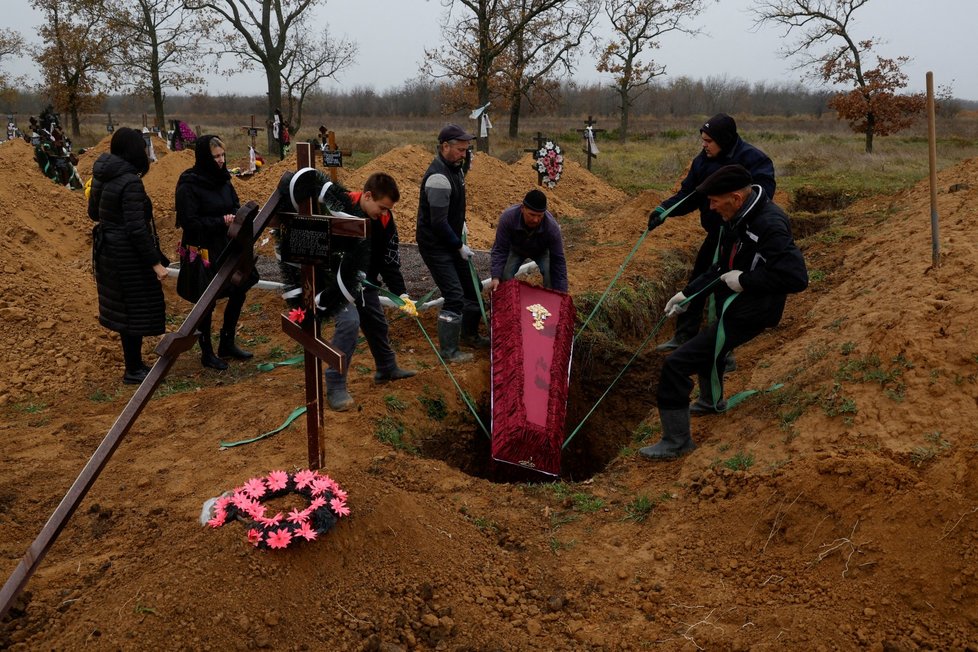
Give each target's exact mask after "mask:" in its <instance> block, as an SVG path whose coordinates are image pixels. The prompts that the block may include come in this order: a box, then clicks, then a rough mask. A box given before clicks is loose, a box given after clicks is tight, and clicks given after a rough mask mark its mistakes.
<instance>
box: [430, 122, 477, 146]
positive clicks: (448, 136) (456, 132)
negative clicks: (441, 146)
mask: <svg viewBox="0 0 978 652" xmlns="http://www.w3.org/2000/svg"><path fill="white" fill-rule="evenodd" d="M473 138H475V136H473V135H472V134H470V133H468V132H467V131H465V129H462V128H461V127H459V126H458V125H453V124H449V125H445V127H444V128H443V129H442V130H441V131H439V132H438V142H439V143H447V142H448V141H450V140H472V139H473Z"/></svg>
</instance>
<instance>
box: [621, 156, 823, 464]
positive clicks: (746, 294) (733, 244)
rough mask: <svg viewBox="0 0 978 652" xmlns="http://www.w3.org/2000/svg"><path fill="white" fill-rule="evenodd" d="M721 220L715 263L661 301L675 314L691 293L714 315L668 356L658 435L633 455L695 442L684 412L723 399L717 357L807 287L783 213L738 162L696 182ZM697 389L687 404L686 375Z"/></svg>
mask: <svg viewBox="0 0 978 652" xmlns="http://www.w3.org/2000/svg"><path fill="white" fill-rule="evenodd" d="M696 191H697V193H699V194H701V195H702V196H704V197H706V199H707V201H708V202H709V206H710V209H711V210H712V211H714V212H716V213H717V214H718V215H719V216H720V219H721V220H722V223H721V227H720V230H719V238H718V241H719V248H718V253H719V255H718V256H717V262H716V263H714V264H713V265H712V266H710V267H709V268H708V269H707V270H706V272H704V273H703V274H701V275H699V276H697V277H696V278H694V279H693V280H692V281H690V283H689V284H688V285H687V286H686V287H685V288H683V290H682V291H681V292H678V293H676V295H675V296H673V297H672V298H671V299H669V302H668V303H666V315H675V314H678V315H681V314H683V313H684V311H686V309H687V307H688V306H689V305H692V303H693V300H694V297H695V296H696V295H697V294H699V295H700V296H706V295H710V296H712V298H713V299H714V300H715V301H716V305H717V306H718V307H719V311H718V318H717V321H715V322H714V323H712V324H710V325H709V326H708V327H707V329H706V330H704V331H701V332H699V333H697V334H696V335H695V336H693V337H692V338H690V339H689V340H687V341H686V342H685V343H683V344H682V345H681V346H679V348H677V349H676V350H675V351H673V352H672V353H671V354H669V355H668V356H667V357H666V359H665V361H664V362H663V365H662V371H661V374H660V376H659V386H658V390H657V392H656V398H657V402H658V408H659V419H660V421H661V423H662V440H661V441H660V442H658V443H657V444H654V445H652V446H646V447H645V448H642V449H640V450H639V453H640V454H641V455H642V456H643V457H645V458H648V459H655V460H668V459H675V458H677V457H680V456H682V455H685V454H686V453H688V452H690V451H691V450H693V449H694V448H696V444H694V443H693V438H692V435H691V431H690V421H689V417H690V413H691V412H692V413H693V414H716V413H719V412H723V411H724V410H725V409H726V408H727V404H726V402H725V401H724V400H723V372H724V360H725V359H726V356H727V354H728V353H729V352H730V351H733V350H734V348H736V347H738V346H740V345H741V344H744V343H745V342H748V341H750V340H752V339H754V338H755V337H757V336H758V335H760V334H761V332H762V331H764V329H766V328H773V327H775V326H777V325H778V323H779V322H780V321H781V315H782V314H783V313H784V306H785V302H786V300H787V295H788V294H790V293H793V292H801V291H802V290H804V289H805V288H806V287H808V271H807V269H806V267H805V259H804V258H803V257H802V254H801V251H799V250H798V247H796V246H795V243H794V240H792V237H791V226H790V225H789V223H788V216H787V215H785V213H784V211H783V210H781V208H780V207H778V206H777V205H776V204H775V203H774V202H772V201H771V200H770V198H769V197H767V196H766V195H765V194H764V191H763V190H762V189H761V187H760V185H757V184H752V183H751V175H750V172H748V171H747V169H746V168H745V167H743V166H741V165H728V166H724V167H721V168H720V169H718V170H717V171H716V172H714V173H713V174H711V175H710V176H709V177H707V178H706V179H705V180H704V181H703V182H702V183H700V184H699V185H698V186H697V187H696ZM694 375H695V376H697V378H698V383H699V389H700V395H699V398H698V399H697V400H696V402H695V403H693V404H692V405H690V403H689V399H690V394H691V392H692V390H693V381H692V376H694Z"/></svg>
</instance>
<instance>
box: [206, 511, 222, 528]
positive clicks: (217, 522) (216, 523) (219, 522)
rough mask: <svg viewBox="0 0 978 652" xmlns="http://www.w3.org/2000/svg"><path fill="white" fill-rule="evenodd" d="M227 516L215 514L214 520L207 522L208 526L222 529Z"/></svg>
mask: <svg viewBox="0 0 978 652" xmlns="http://www.w3.org/2000/svg"><path fill="white" fill-rule="evenodd" d="M225 516H226V514H215V515H214V518H212V519H211V520H209V521H207V524H208V525H210V526H211V527H221V526H222V525H224V523H225V518H224V517H225Z"/></svg>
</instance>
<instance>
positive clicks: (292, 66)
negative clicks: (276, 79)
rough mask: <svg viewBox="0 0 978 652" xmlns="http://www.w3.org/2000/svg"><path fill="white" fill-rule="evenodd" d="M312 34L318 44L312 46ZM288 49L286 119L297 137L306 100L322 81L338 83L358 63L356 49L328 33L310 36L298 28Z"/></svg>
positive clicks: (284, 82)
mask: <svg viewBox="0 0 978 652" xmlns="http://www.w3.org/2000/svg"><path fill="white" fill-rule="evenodd" d="M300 22H304V21H300ZM309 33H315V34H316V37H317V39H318V41H317V42H315V43H313V42H311V40H310V39H309V38H308V37H307V34H309ZM288 46H289V51H288V52H287V53H286V56H285V57H284V59H285V61H286V64H285V68H284V69H283V70H282V83H283V84H284V86H285V95H286V97H287V102H286V104H287V109H286V112H285V119H286V120H287V121H288V122H289V124H290V125H291V126H292V133H298V132H299V129H300V128H301V127H302V107H303V104H304V103H305V101H306V96H307V95H308V94H309V93H310V91H312V90H313V89H315V88H317V87H318V86H319V83H320V82H321V81H322V80H324V79H329V78H334V79H335V78H336V75H338V74H339V73H340V72H341V71H343V70H345V69H346V68H348V67H350V66H351V65H352V64H353V62H354V61H355V60H356V56H357V45H356V43H354V42H352V41H348V40H346V39H334V38H333V37H332V36H331V35H330V33H329V31H328V30H325V29H323V30H321V31H318V32H310V31H308V30H306V29H303V27H302V26H301V25H299V26H297V27H296V28H295V29H293V30H292V31H291V33H290V34H289V39H288Z"/></svg>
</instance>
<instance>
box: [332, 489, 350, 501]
mask: <svg viewBox="0 0 978 652" xmlns="http://www.w3.org/2000/svg"><path fill="white" fill-rule="evenodd" d="M333 495H334V496H336V497H337V498H339V499H340V500H342V501H346V497H347V493H346V492H345V491H343V490H342V489H340V488H339V487H334V488H333Z"/></svg>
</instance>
